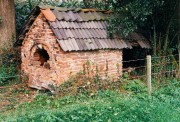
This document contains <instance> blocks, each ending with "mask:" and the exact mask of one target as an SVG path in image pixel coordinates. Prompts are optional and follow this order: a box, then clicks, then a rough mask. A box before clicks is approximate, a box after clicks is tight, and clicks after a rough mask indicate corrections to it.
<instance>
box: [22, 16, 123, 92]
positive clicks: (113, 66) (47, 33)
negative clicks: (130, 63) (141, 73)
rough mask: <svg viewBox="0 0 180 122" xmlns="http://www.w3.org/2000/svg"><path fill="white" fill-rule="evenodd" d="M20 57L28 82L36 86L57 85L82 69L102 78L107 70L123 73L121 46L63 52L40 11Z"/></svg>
mask: <svg viewBox="0 0 180 122" xmlns="http://www.w3.org/2000/svg"><path fill="white" fill-rule="evenodd" d="M41 54H42V56H41ZM44 55H48V56H44ZM21 58H22V65H21V67H22V70H23V71H24V72H25V73H26V74H27V75H28V77H29V81H28V83H29V86H30V87H34V88H37V89H42V88H48V85H49V84H53V85H60V84H61V83H62V82H64V81H66V80H68V78H69V77H70V76H71V75H75V74H76V73H78V72H83V71H84V72H86V75H87V74H89V75H90V76H93V75H94V74H96V73H98V74H99V75H100V76H101V77H102V78H105V75H106V74H108V76H109V77H112V78H117V76H119V75H122V51H121V50H94V51H78V52H64V51H63V50H62V49H61V47H60V45H59V44H58V42H57V41H56V37H55V36H54V34H53V32H52V30H51V29H50V27H49V25H48V23H47V22H46V19H45V18H44V17H43V15H42V14H40V15H39V16H38V17H37V19H36V20H35V22H34V23H33V25H32V26H31V29H30V31H29V32H28V33H27V35H26V38H25V40H24V42H23V45H22V47H21Z"/></svg>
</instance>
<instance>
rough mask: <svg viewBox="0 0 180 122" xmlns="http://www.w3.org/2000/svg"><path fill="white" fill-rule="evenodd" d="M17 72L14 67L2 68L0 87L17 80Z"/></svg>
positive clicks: (0, 69)
mask: <svg viewBox="0 0 180 122" xmlns="http://www.w3.org/2000/svg"><path fill="white" fill-rule="evenodd" d="M16 73H17V70H16V67H15V66H14V65H10V66H8V67H7V66H4V65H3V66H0V85H4V84H6V83H8V82H9V81H12V80H13V79H15V76H16Z"/></svg>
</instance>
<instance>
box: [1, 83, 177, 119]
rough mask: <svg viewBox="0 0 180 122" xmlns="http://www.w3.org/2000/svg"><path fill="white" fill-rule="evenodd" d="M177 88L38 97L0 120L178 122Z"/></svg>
mask: <svg viewBox="0 0 180 122" xmlns="http://www.w3.org/2000/svg"><path fill="white" fill-rule="evenodd" d="M173 82H174V81H173ZM179 86H180V83H179V82H178V81H176V84H174V83H173V84H169V85H167V86H162V87H161V88H158V90H154V92H153V94H152V96H148V95H147V94H146V93H144V92H140V93H139V92H138V93H135V94H134V93H132V92H131V93H129V94H128V93H126V94H120V93H118V92H114V91H109V90H106V91H99V92H98V93H97V94H96V95H94V96H92V97H87V96H85V95H82V94H79V95H78V96H65V97H62V98H57V97H55V96H52V95H48V94H39V95H37V96H36V98H35V100H34V101H33V102H30V103H23V104H21V105H20V106H18V107H17V108H16V109H15V110H13V111H12V112H7V113H2V114H1V115H0V119H1V120H2V121H13V122H14V121H15V122H16V121H17V122H31V121H33V122H70V121H73V122H121V121H122V122H126V121H127V122H180V117H179V115H180V102H179V101H180V87H179ZM133 87H134V86H133ZM128 89H129V88H128Z"/></svg>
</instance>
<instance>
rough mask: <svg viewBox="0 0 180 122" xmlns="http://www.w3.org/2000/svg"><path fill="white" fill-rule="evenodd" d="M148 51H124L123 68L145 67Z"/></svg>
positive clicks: (138, 49)
mask: <svg viewBox="0 0 180 122" xmlns="http://www.w3.org/2000/svg"><path fill="white" fill-rule="evenodd" d="M146 53H147V52H146V50H145V49H141V48H135V47H134V48H133V49H124V50H123V68H128V67H139V66H144V65H145V61H146V60H145V58H146Z"/></svg>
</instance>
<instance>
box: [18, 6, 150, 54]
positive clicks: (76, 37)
mask: <svg viewBox="0 0 180 122" xmlns="http://www.w3.org/2000/svg"><path fill="white" fill-rule="evenodd" d="M45 8H46V7H41V9H45ZM51 11H52V13H53V14H54V15H55V17H56V20H55V21H48V19H47V21H48V23H49V25H50V27H51V29H52V30H53V32H54V34H55V36H56V38H57V40H58V42H59V44H60V46H61V47H62V49H63V50H64V51H83V50H98V49H123V48H132V45H131V43H130V42H129V41H130V40H136V41H137V44H139V46H140V47H142V48H150V45H149V43H148V42H147V41H146V39H145V38H144V37H143V36H142V35H140V34H138V33H135V32H133V33H131V34H129V36H128V37H127V38H126V39H124V38H122V37H121V36H114V38H112V39H110V38H109V37H108V32H107V26H108V23H107V21H106V20H107V17H108V16H109V14H106V13H105V12H106V11H97V10H96V9H90V10H89V11H88V9H83V10H81V9H68V8H57V7H51ZM108 13H109V12H108ZM46 16H47V15H46ZM23 35H24V36H25V34H24V33H23ZM21 36H22V35H21Z"/></svg>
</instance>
